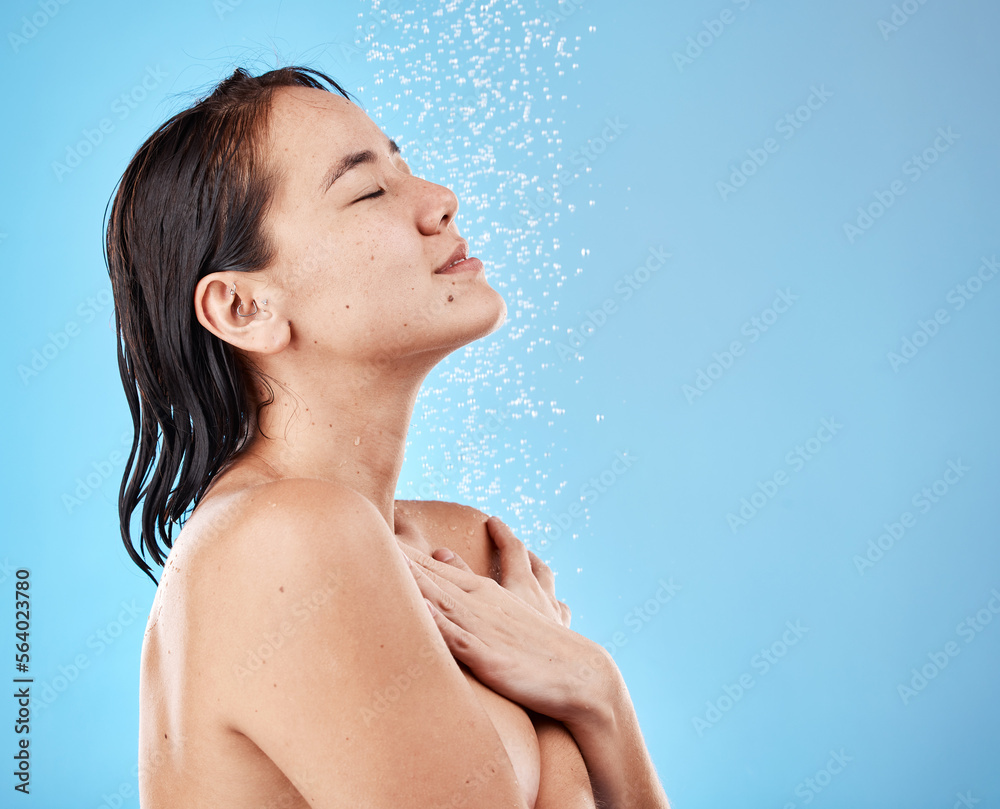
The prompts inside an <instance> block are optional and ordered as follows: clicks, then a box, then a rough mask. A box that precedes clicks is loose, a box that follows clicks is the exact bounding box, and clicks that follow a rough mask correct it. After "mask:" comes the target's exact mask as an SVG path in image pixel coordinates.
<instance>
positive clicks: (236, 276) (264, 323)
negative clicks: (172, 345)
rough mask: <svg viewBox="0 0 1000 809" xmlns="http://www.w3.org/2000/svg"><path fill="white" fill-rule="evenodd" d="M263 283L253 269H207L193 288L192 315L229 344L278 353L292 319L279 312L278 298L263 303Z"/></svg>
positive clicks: (287, 337)
mask: <svg viewBox="0 0 1000 809" xmlns="http://www.w3.org/2000/svg"><path fill="white" fill-rule="evenodd" d="M265 286H266V283H265V282H264V279H263V278H256V277H255V275H254V274H252V273H234V272H214V273H210V274H209V275H206V276H205V277H204V278H202V279H201V280H200V281H199V282H198V284H197V286H196V287H195V288H194V313H195V316H196V317H197V318H198V322H199V323H201V325H202V326H204V327H205V328H206V329H208V330H209V331H210V332H212V334H214V335H215V336H216V337H218V338H219V339H220V340H224V341H225V342H227V343H229V344H230V345H231V346H234V347H236V348H240V349H243V350H244V351H246V352H248V353H257V354H277V353H278V352H279V351H281V350H282V349H284V348H285V346H287V345H288V343H289V342H290V340H291V322H290V321H289V320H288V319H287V318H285V317H282V316H281V313H280V310H279V304H278V302H277V301H274V300H268V301H267V305H266V306H265V305H264V301H265V300H266V299H267V296H266V295H264V294H263V290H264V287H265ZM234 289H235V294H234V293H233V292H232V290H234ZM255 309H256V312H255V311H254V310H255ZM251 312H253V314H250V313H251Z"/></svg>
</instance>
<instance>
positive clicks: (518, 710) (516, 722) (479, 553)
mask: <svg viewBox="0 0 1000 809" xmlns="http://www.w3.org/2000/svg"><path fill="white" fill-rule="evenodd" d="M441 505H448V506H450V507H451V508H450V509H448V510H445V509H442V508H440V506H441ZM396 518H397V519H396V534H397V537H399V538H400V539H402V540H403V541H405V542H407V543H408V544H411V545H413V546H414V547H416V548H417V549H418V550H420V551H423V552H424V553H427V554H430V552H431V551H433V550H434V549H435V548H448V549H450V550H451V551H453V552H454V553H456V554H458V555H459V556H461V557H462V560H463V561H464V562H465V563H466V564H467V565H468V566H469V567H470V568H472V570H473V572H474V573H476V575H478V576H490V577H491V578H494V579H495V578H497V575H498V573H499V566H498V561H497V558H496V549H495V547H494V545H493V541H492V540H491V539H490V537H489V534H488V532H487V529H486V524H485V517H483V516H482V514H481V513H480V512H479V511H478V510H476V509H472V508H467V507H461V506H456V505H455V504H437V503H413V504H410V503H404V504H397V508H396ZM459 668H460V669H461V670H462V674H463V675H465V678H466V680H467V681H468V683H469V685H470V687H471V688H472V691H473V693H475V694H476V696H477V697H478V698H479V701H480V703H481V704H482V706H483V708H484V709H485V711H486V713H487V715H488V716H489V717H490V720H491V721H492V723H493V727H494V728H495V729H496V731H497V735H498V736H499V737H500V741H501V742H502V743H503V745H504V748H505V749H506V751H507V757H508V758H509V759H510V763H511V765H512V766H513V768H514V773H515V774H516V776H517V780H518V783H519V784H520V785H521V788H522V790H523V792H524V796H525V800H526V801H527V804H528V806H529V807H533V806H534V805H535V797H536V795H537V794H538V784H539V780H540V776H541V757H540V752H539V746H538V735H537V733H536V731H535V726H534V724H533V723H532V721H531V717H530V716H529V715H528V714H527V712H526V711H525V710H524V708H522V707H521V706H520V705H518V704H517V703H516V702H512V701H510V700H509V699H507V698H506V697H503V696H501V695H500V694H498V693H496V692H495V691H493V690H492V689H490V688H488V687H487V686H485V685H483V684H482V683H481V682H479V680H477V679H476V677H475V675H473V674H472V672H471V671H469V670H468V669H467V668H466V667H465V666H462V665H460V666H459Z"/></svg>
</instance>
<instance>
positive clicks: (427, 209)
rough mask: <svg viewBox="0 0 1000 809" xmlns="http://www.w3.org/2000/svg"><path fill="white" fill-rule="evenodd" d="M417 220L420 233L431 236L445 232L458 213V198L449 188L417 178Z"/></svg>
mask: <svg viewBox="0 0 1000 809" xmlns="http://www.w3.org/2000/svg"><path fill="white" fill-rule="evenodd" d="M417 179H418V182H419V183H420V189H419V191H418V192H417V194H418V200H417V220H418V225H419V227H420V232H421V233H424V234H425V235H428V236H430V235H433V234H434V233H440V232H441V231H442V230H445V229H446V228H447V227H448V226H449V225H450V224H451V223H452V222H453V221H454V219H455V215H456V214H457V213H458V197H457V196H455V192H454V191H452V190H451V189H450V188H448V187H446V186H443V185H438V184H437V183H432V182H430V181H429V180H424V179H422V178H417Z"/></svg>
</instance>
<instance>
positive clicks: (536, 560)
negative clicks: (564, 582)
mask: <svg viewBox="0 0 1000 809" xmlns="http://www.w3.org/2000/svg"><path fill="white" fill-rule="evenodd" d="M528 557H529V558H530V559H531V572H532V573H534V574H535V578H536V579H538V583H539V584H540V585H542V589H544V590H545V591H546V592H547V593H548V594H549V595H550V596H552V597H553V598H555V596H556V577H555V575H554V574H553V573H552V568H550V567H549V566H548V565H547V564H545V562H543V561H542V560H541V558H540V557H539V556H538V554H536V553H535V552H534V551H533V550H531V549H528Z"/></svg>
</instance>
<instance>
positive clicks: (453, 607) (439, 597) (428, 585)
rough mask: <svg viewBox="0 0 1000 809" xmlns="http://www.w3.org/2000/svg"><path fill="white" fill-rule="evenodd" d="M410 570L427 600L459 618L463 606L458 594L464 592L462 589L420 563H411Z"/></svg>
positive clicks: (466, 620)
mask: <svg viewBox="0 0 1000 809" xmlns="http://www.w3.org/2000/svg"><path fill="white" fill-rule="evenodd" d="M410 572H411V573H412V574H413V578H414V580H415V581H416V583H417V588H418V589H419V590H420V593H421V595H423V597H424V599H425V600H427V601H430V603H431V605H432V606H436V607H437V608H438V609H441V610H444V611H445V612H446V613H447V614H448V615H449V616H452V617H453V619H455V620H459V613H460V610H461V609H462V607H461V605H460V604H459V602H458V599H457V596H458V594H459V593H461V592H462V591H461V590H460V589H458V588H456V587H455V586H454V585H453V584H451V583H450V582H446V581H444V579H441V578H440V577H438V576H436V575H435V574H434V573H431V572H430V571H427V570H422V569H421V568H420V565H418V564H416V563H412V564H411V565H410ZM446 588H452V589H453V590H454V592H449V591H448V589H446ZM466 612H468V610H466ZM461 623H462V624H463V625H465V624H467V623H468V618H466V619H465V620H464V621H461Z"/></svg>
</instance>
